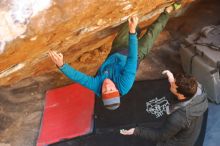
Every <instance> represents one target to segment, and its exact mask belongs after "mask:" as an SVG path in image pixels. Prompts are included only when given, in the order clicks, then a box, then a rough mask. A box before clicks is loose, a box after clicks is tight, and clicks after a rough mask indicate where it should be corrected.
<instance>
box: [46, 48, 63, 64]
mask: <svg viewBox="0 0 220 146" xmlns="http://www.w3.org/2000/svg"><path fill="white" fill-rule="evenodd" d="M49 56H50V58H51V59H52V61H53V62H54V63H55V64H56V65H57V66H58V67H62V66H63V64H64V63H63V54H62V53H57V52H55V51H49Z"/></svg>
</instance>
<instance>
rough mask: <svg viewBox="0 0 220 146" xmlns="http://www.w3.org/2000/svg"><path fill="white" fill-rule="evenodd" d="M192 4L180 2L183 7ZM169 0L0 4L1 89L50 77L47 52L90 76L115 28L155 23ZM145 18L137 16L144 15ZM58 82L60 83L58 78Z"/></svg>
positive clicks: (186, 0) (53, 0)
mask: <svg viewBox="0 0 220 146" xmlns="http://www.w3.org/2000/svg"><path fill="white" fill-rule="evenodd" d="M190 2H191V0H183V1H182V4H183V5H186V4H188V3H190ZM170 3H172V1H170V0H89V1H88V0H65V1H63V0H30V1H26V0H9V1H8V0H7V1H6V0H3V1H0V8H1V9H0V18H1V21H0V53H1V54H0V86H2V85H11V84H13V83H16V82H18V81H20V80H22V79H25V78H28V77H36V76H39V75H54V72H57V71H58V70H57V68H56V67H55V65H54V64H53V63H52V61H51V60H50V58H48V54H47V53H48V51H49V50H56V51H58V52H62V53H63V54H64V58H65V61H66V62H67V63H70V64H71V65H72V66H73V67H74V68H76V69H78V70H80V71H82V72H85V73H86V74H90V75H94V74H95V73H96V71H97V69H98V67H99V66H100V65H101V64H102V62H103V61H104V59H105V58H106V57H107V55H108V54H109V52H110V50H111V44H112V41H113V39H114V37H115V36H116V34H117V30H118V29H120V24H122V23H124V22H125V21H127V18H128V17H129V16H130V15H132V14H137V15H138V16H139V17H140V18H142V19H141V20H142V21H143V20H147V21H148V23H144V24H145V26H146V24H147V25H148V24H150V23H151V22H152V21H150V20H151V19H150V18H155V17H156V16H157V15H158V14H159V13H161V12H162V11H163V8H164V7H166V6H167V5H170ZM144 15H145V17H142V16H144ZM56 78H57V79H62V77H61V75H60V74H58V75H57V77H56Z"/></svg>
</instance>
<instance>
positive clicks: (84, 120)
mask: <svg viewBox="0 0 220 146" xmlns="http://www.w3.org/2000/svg"><path fill="white" fill-rule="evenodd" d="M94 98H95V95H94V93H93V92H92V91H91V90H89V89H87V88H85V87H83V86H81V85H79V84H72V85H69V86H66V87H62V88H58V89H53V90H49V91H48V92H47V93H46V101H45V107H44V113H43V118H42V122H41V130H40V135H39V137H38V141H37V146H45V145H48V144H52V143H55V142H59V141H60V140H63V139H69V138H74V137H77V136H81V135H85V134H88V133H91V131H92V129H93V113H94V102H95V99H94Z"/></svg>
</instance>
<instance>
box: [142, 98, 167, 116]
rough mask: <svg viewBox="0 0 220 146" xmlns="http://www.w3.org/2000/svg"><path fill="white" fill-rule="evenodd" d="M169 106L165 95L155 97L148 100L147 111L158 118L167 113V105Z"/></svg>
mask: <svg viewBox="0 0 220 146" xmlns="http://www.w3.org/2000/svg"><path fill="white" fill-rule="evenodd" d="M167 106H169V102H168V100H167V99H166V98H165V97H162V98H160V99H157V97H156V98H154V99H152V100H150V101H148V102H146V111H147V112H148V113H150V114H152V115H155V116H156V118H159V117H162V116H163V114H164V113H166V107H167Z"/></svg>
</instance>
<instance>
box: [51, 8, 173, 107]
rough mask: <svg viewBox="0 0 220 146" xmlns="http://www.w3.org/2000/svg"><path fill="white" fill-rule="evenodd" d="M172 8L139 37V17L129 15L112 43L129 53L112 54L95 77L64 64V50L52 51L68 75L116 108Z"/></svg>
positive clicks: (53, 58) (52, 57)
mask: <svg viewBox="0 0 220 146" xmlns="http://www.w3.org/2000/svg"><path fill="white" fill-rule="evenodd" d="M173 10H174V8H173V7H172V6H170V7H167V8H166V9H165V11H164V12H163V13H162V14H161V15H160V17H159V18H158V19H157V21H156V22H154V23H153V24H152V25H151V26H150V28H149V29H148V31H147V33H146V34H144V35H143V37H142V38H141V39H140V40H137V32H136V27H137V24H138V18H137V17H136V16H131V17H130V18H129V19H128V24H125V25H124V26H123V27H122V29H121V31H120V32H119V34H118V35H117V37H116V39H115V40H114V42H113V46H112V48H113V49H114V48H126V49H127V48H128V49H127V51H125V52H126V53H124V52H123V51H122V52H117V53H114V54H112V55H110V56H109V57H108V58H107V59H106V61H105V62H104V63H103V64H102V66H101V67H100V68H99V70H98V72H97V74H96V76H95V77H92V76H88V75H86V74H84V73H82V72H79V71H77V70H75V69H74V68H72V67H71V66H69V65H68V64H64V61H63V55H62V54H61V53H56V52H55V51H50V52H49V55H50V57H51V59H52V61H53V62H54V63H55V64H56V65H57V66H58V67H59V69H60V71H61V72H63V73H64V74H65V75H66V76H67V77H68V78H70V79H71V80H73V81H74V82H77V83H79V84H81V85H83V86H85V87H87V88H89V89H91V90H92V91H94V92H95V93H96V95H97V96H98V97H100V96H101V97H102V100H103V103H104V106H105V107H106V108H107V109H110V110H115V109H117V108H118V107H119V106H120V96H123V95H125V94H127V93H128V91H129V90H130V89H131V87H132V85H133V83H134V80H135V75H136V70H137V63H138V62H139V61H140V60H142V59H144V57H145V56H146V55H147V54H148V52H149V50H150V48H151V47H152V45H153V42H154V41H155V39H156V38H157V36H158V35H159V33H160V32H161V31H162V30H163V28H164V27H165V25H166V23H167V21H168V19H169V13H170V12H171V11H173ZM128 41H129V42H128ZM138 43H139V45H138ZM125 54H126V55H125Z"/></svg>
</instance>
